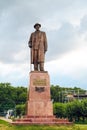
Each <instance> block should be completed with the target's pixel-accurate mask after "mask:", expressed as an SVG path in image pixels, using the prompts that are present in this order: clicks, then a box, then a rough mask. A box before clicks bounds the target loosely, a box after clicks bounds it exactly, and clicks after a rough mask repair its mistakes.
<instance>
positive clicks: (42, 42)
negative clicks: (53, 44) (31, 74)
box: [28, 23, 47, 71]
mask: <svg viewBox="0 0 87 130" xmlns="http://www.w3.org/2000/svg"><path fill="white" fill-rule="evenodd" d="M40 27H41V24H39V23H36V24H35V25H34V28H35V32H33V33H31V36H30V40H29V42H28V45H29V47H30V48H31V64H34V70H35V71H44V58H45V52H46V51H47V38H46V34H45V32H42V31H40V30H39V29H40Z"/></svg>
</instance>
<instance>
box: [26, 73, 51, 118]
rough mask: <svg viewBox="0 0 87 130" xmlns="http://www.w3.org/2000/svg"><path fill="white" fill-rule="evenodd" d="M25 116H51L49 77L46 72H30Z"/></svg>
mask: <svg viewBox="0 0 87 130" xmlns="http://www.w3.org/2000/svg"><path fill="white" fill-rule="evenodd" d="M27 116H53V107H52V101H51V97H50V79H49V75H48V73H47V72H43V73H42V72H38V71H37V72H31V73H30V86H29V96H28V102H27Z"/></svg>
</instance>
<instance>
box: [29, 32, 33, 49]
mask: <svg viewBox="0 0 87 130" xmlns="http://www.w3.org/2000/svg"><path fill="white" fill-rule="evenodd" d="M28 46H29V47H30V48H32V34H31V36H30V39H29V42H28Z"/></svg>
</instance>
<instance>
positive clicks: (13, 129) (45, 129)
mask: <svg viewBox="0 0 87 130" xmlns="http://www.w3.org/2000/svg"><path fill="white" fill-rule="evenodd" d="M0 130H87V125H82V124H81V125H79V124H76V125H72V126H44V125H43V126H38V125H33V126H29V125H27V126H21V125H20V126H14V125H12V124H10V123H8V122H6V121H3V120H0Z"/></svg>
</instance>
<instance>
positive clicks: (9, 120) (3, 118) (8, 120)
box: [0, 117, 12, 123]
mask: <svg viewBox="0 0 87 130" xmlns="http://www.w3.org/2000/svg"><path fill="white" fill-rule="evenodd" d="M0 119H1V120H4V121H7V122H9V123H11V122H12V120H11V119H6V118H5V117H0Z"/></svg>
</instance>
